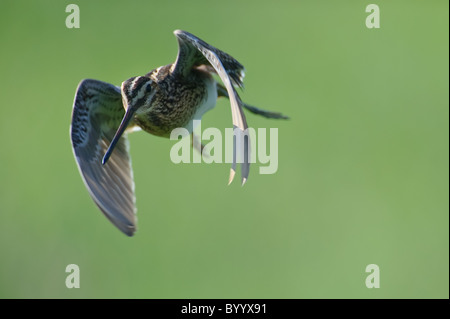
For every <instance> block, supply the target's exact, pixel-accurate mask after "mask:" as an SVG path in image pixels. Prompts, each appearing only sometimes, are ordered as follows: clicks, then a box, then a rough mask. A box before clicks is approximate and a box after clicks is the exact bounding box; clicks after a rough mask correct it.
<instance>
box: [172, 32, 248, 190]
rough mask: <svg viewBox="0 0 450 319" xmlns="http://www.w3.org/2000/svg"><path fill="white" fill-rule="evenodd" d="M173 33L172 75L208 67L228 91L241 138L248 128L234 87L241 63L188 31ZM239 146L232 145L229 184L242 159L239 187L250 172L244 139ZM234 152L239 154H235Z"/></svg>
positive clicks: (240, 77)
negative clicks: (174, 56)
mask: <svg viewBox="0 0 450 319" xmlns="http://www.w3.org/2000/svg"><path fill="white" fill-rule="evenodd" d="M174 34H175V36H176V37H177V39H178V45H179V50H178V56H177V60H176V61H175V63H174V66H173V69H172V73H173V74H175V75H183V76H185V75H187V74H188V72H190V71H191V69H192V67H194V66H197V65H202V64H204V65H207V66H209V65H211V66H212V67H213V68H214V70H215V71H216V72H217V74H218V75H219V77H220V79H221V80H222V82H223V84H224V85H225V87H226V89H227V92H228V96H229V98H230V103H231V115H232V118H233V126H234V129H235V131H236V129H237V130H238V131H240V133H241V134H237V135H239V136H241V137H244V135H245V133H247V128H248V126H247V121H246V119H245V115H244V112H243V110H242V105H243V103H242V101H241V99H240V97H239V95H238V94H237V92H236V90H235V89H234V86H233V85H236V86H238V87H242V86H243V83H242V80H243V78H244V67H243V66H242V64H240V63H239V62H238V61H236V60H235V59H234V58H233V57H231V56H230V55H228V54H227V53H225V52H222V51H220V50H218V49H216V48H214V47H213V46H211V45H209V44H207V43H206V42H204V41H202V40H200V39H199V38H197V37H196V36H194V35H193V34H191V33H189V32H186V31H181V30H175V32H174ZM237 138H238V137H237ZM242 145H243V147H236V142H234V143H233V164H232V167H231V171H230V179H229V183H231V182H232V181H233V178H234V175H235V173H236V159H237V158H240V159H242V168H241V175H242V185H244V183H245V182H246V181H247V178H248V174H249V170H250V140H249V139H248V138H247V139H246V140H245V142H243V143H242ZM236 150H237V151H238V152H239V154H236ZM237 156H238V157H237Z"/></svg>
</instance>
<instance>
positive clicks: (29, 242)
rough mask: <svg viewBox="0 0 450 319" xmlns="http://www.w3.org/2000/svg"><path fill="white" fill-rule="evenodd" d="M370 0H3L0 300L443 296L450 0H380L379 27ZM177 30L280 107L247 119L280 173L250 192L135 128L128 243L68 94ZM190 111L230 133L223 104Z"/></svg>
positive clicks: (142, 66)
mask: <svg viewBox="0 0 450 319" xmlns="http://www.w3.org/2000/svg"><path fill="white" fill-rule="evenodd" d="M69 3H76V4H78V5H79V7H80V11H81V28H80V29H67V28H66V26H65V19H66V17H67V15H68V13H66V12H65V8H66V5H67V4H69ZM370 3H371V2H368V1H339V2H338V1H276V2H273V1H240V0H239V1H238V0H233V1H226V2H224V1H190V2H189V3H188V1H165V2H164V3H163V1H149V0H146V1H87V0H86V1H50V0H48V1H42V0H40V1H12V0H2V1H1V3H0V40H1V49H0V72H1V73H0V74H1V77H0V87H1V89H0V90H1V91H0V97H1V101H2V108H1V110H2V112H1V116H0V132H1V137H2V149H1V151H0V160H1V166H0V181H1V183H0V204H1V213H0V256H1V262H0V297H2V298H50V297H58V298H94V297H99V298H110V297H111V298H128V297H132V298H448V297H449V212H448V176H449V175H448V163H449V162H448V102H449V101H448V85H449V83H448V82H449V78H448V75H449V74H448V67H449V65H448V64H449V63H448V62H449V60H448V57H449V52H448V10H449V8H448V1H426V2H425V1H376V2H375V3H376V4H378V5H379V7H380V10H381V28H380V29H368V28H366V25H365V19H366V17H367V15H368V13H366V12H365V8H366V6H367V5H368V4H370ZM175 29H184V30H187V31H190V32H192V33H194V34H195V35H197V36H199V37H200V38H202V39H204V40H205V41H207V42H209V43H211V44H212V45H214V46H216V47H218V48H220V49H223V50H224V51H226V52H228V53H230V54H231V55H233V56H234V57H236V58H237V59H238V60H239V61H240V62H242V63H243V64H244V65H245V67H246V69H247V76H246V81H245V85H246V89H245V92H242V93H241V97H242V98H243V100H244V101H247V102H248V103H251V104H254V105H256V106H260V107H263V108H268V109H272V110H279V111H281V112H283V113H285V114H288V115H289V116H290V117H291V120H290V121H270V120H266V119H264V118H260V117H258V116H255V115H252V114H248V115H247V120H248V122H249V124H250V126H252V127H255V128H258V127H266V128H270V127H277V128H278V129H279V132H278V135H279V169H278V172H277V173H276V174H274V175H260V174H258V173H257V172H258V165H254V166H253V169H252V172H251V175H250V179H249V181H248V183H247V184H246V185H245V187H243V188H242V187H240V186H239V183H238V182H236V181H235V182H234V183H233V184H232V185H231V186H227V179H228V172H229V164H214V165H209V164H196V165H189V164H180V165H175V164H173V163H172V162H171V161H170V158H169V151H170V148H171V146H172V145H173V142H171V141H169V140H166V139H162V138H157V137H154V136H151V135H148V134H145V133H137V134H134V135H131V136H130V140H131V154H132V157H133V167H134V172H135V181H136V192H137V205H138V218H139V223H138V227H139V230H138V232H137V234H136V236H135V237H133V238H128V237H126V236H124V235H123V234H122V233H120V232H119V231H118V230H117V229H115V227H113V226H112V224H110V223H109V221H108V220H107V219H106V218H105V217H104V216H103V215H102V214H101V213H100V211H99V210H98V209H97V208H96V206H95V205H94V203H93V201H92V200H91V198H90V197H89V195H88V192H87V191H86V189H85V187H84V184H83V183H82V180H81V178H80V175H79V173H78V170H77V167H76V165H75V161H74V158H73V155H72V150H71V146H70V141H69V124H70V116H71V110H72V102H73V96H74V93H75V89H76V86H77V84H78V83H79V81H80V80H81V79H83V78H94V79H99V80H103V81H107V82H110V83H114V84H116V85H120V83H121V82H122V81H123V80H125V79H127V78H129V77H131V76H135V75H142V74H145V73H146V72H148V71H149V70H151V69H153V68H155V67H158V66H160V65H164V64H168V63H172V62H173V61H174V59H175V57H176V53H177V42H176V39H175V37H174V35H173V34H172V32H173V30H175ZM202 124H203V127H209V126H214V127H218V128H222V129H224V128H225V127H230V126H231V114H230V110H229V104H228V101H225V100H220V101H219V102H218V104H217V107H216V109H215V110H213V111H212V112H210V113H208V114H207V115H206V116H205V117H204V121H203V123H202ZM71 263H75V264H77V265H79V267H80V270H81V288H80V289H67V288H66V286H65V279H66V276H67V274H66V273H65V268H66V265H68V264H71ZM372 263H374V264H377V265H378V266H379V267H380V274H381V288H379V289H367V288H366V286H365V278H366V276H367V275H368V274H367V273H365V267H366V266H367V265H368V264H372Z"/></svg>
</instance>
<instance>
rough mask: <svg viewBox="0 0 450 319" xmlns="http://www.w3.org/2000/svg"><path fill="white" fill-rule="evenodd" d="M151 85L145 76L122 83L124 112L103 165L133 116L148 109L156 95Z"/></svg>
mask: <svg viewBox="0 0 450 319" xmlns="http://www.w3.org/2000/svg"><path fill="white" fill-rule="evenodd" d="M152 84H153V81H152V79H150V78H148V77H145V76H135V77H132V78H129V79H128V80H126V81H124V82H123V83H122V86H121V92H122V102H123V106H124V108H125V110H126V112H125V115H124V117H123V119H122V122H121V123H120V126H119V128H118V129H117V132H116V134H115V135H114V138H113V139H112V141H111V144H110V145H109V147H108V150H107V151H106V153H105V156H104V157H103V161H102V163H103V164H105V163H106V162H107V161H108V159H109V157H110V156H111V154H112V151H113V150H114V147H115V146H116V144H117V142H118V141H119V139H120V137H121V136H122V134H123V132H125V130H126V128H127V127H128V125H129V124H130V121H131V119H132V118H133V116H134V115H135V114H138V115H139V114H142V113H144V112H145V111H146V110H148V109H149V108H150V106H151V102H152V99H153V96H154V95H155V93H156V91H155V89H154V88H153V86H152Z"/></svg>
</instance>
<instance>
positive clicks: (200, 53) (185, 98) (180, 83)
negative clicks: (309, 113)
mask: <svg viewBox="0 0 450 319" xmlns="http://www.w3.org/2000/svg"><path fill="white" fill-rule="evenodd" d="M174 34H175V36H176V37H177V40H178V45H179V50H178V56H177V59H176V61H175V63H173V64H169V65H166V66H161V67H159V68H157V69H154V70H152V71H150V72H149V73H148V74H146V75H145V76H137V77H132V78H130V79H128V80H126V81H125V82H123V83H122V86H121V88H118V87H116V86H114V85H112V84H109V83H105V82H101V81H97V80H91V79H86V80H82V81H81V82H80V84H79V85H78V88H77V91H76V94H75V101H74V105H73V113H72V124H71V133H70V135H71V141H72V147H73V151H74V155H75V159H76V162H77V164H78V168H79V170H80V173H81V176H82V178H83V180H84V183H85V185H86V187H87V189H88V191H89V193H90V195H91V197H92V198H93V200H94V201H95V203H96V204H97V206H98V207H99V208H100V210H101V211H102V212H103V213H104V214H105V216H106V217H107V218H108V219H109V220H110V221H111V222H112V223H113V224H114V225H115V226H116V227H117V228H119V229H120V230H121V231H122V232H124V233H125V234H126V235H128V236H132V235H133V234H134V232H135V231H136V206H135V193H134V181H133V171H132V168H131V162H130V155H129V152H128V149H129V146H128V139H127V135H126V133H128V132H131V131H133V130H135V129H143V130H144V131H146V132H148V133H150V134H153V135H157V136H162V137H169V136H170V133H171V131H172V130H173V129H175V128H179V127H184V128H186V129H187V130H188V131H189V132H192V131H193V129H194V128H193V121H194V120H200V119H201V118H202V116H203V114H204V113H205V112H207V111H208V110H210V109H212V108H213V107H214V106H215V104H216V100H217V98H218V97H220V96H224V97H227V98H229V99H230V102H231V103H230V104H231V113H232V119H233V126H234V127H235V128H238V129H239V130H241V131H245V130H246V129H247V122H246V120H245V116H244V113H243V111H242V108H245V109H247V110H249V111H250V112H253V113H256V114H259V115H262V116H265V117H268V118H282V119H284V118H287V117H285V116H283V115H282V114H280V113H276V112H269V111H264V110H261V109H258V108H256V107H254V106H250V105H247V104H245V103H243V102H242V101H241V99H240V98H239V95H238V94H237V92H236V90H235V88H234V87H235V86H236V87H241V88H242V86H243V83H242V81H243V78H244V67H243V66H242V64H240V63H239V62H238V61H236V60H235V59H234V58H232V57H231V56H230V55H228V54H227V53H225V52H222V51H220V50H218V49H216V48H214V47H212V46H211V45H209V44H207V43H206V42H204V41H202V40H200V39H199V38H197V37H196V36H194V35H192V34H190V33H188V32H186V31H181V30H176V31H175V32H174ZM213 73H216V74H218V76H219V77H220V79H221V80H222V82H223V85H222V84H220V83H218V82H217V81H216V80H215V79H214V78H213V77H212V74H213ZM124 133H125V134H124ZM248 149H249V143H245V147H244V153H245V154H247V153H248V151H249V150H248ZM234 151H235V152H236V147H235V150H234ZM249 167H250V163H249V161H248V159H247V157H246V156H244V162H243V163H242V168H241V175H242V184H244V183H245V181H246V180H247V178H248V174H249ZM235 170H236V160H235V161H234V162H233V164H232V168H231V172H230V179H229V182H231V181H232V180H233V177H234V175H235Z"/></svg>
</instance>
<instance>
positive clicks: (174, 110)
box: [135, 68, 217, 137]
mask: <svg viewBox="0 0 450 319" xmlns="http://www.w3.org/2000/svg"><path fill="white" fill-rule="evenodd" d="M159 69H160V68H159ZM157 70H158V69H157ZM155 78H157V77H155ZM155 89H156V90H157V91H156V93H155V96H154V97H153V100H152V103H151V106H150V108H149V109H148V110H147V111H146V112H143V113H141V114H137V115H136V116H135V122H136V124H137V125H139V126H140V127H141V128H142V129H143V130H145V131H147V132H148V133H150V134H153V135H157V136H163V137H169V136H170V133H171V132H172V130H174V129H176V128H181V127H184V128H186V129H187V130H188V131H189V132H192V130H193V129H194V127H193V120H200V119H201V118H202V116H203V114H205V113H206V112H207V111H209V110H210V109H212V108H214V106H215V104H216V100H217V87H216V81H215V80H214V79H213V78H212V77H211V75H210V74H209V73H207V72H204V71H201V70H193V71H192V72H191V74H190V75H189V76H188V77H187V78H185V79H179V78H175V77H174V76H173V75H171V74H168V75H167V76H166V77H165V78H164V79H161V80H159V81H158V82H156V86H155Z"/></svg>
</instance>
